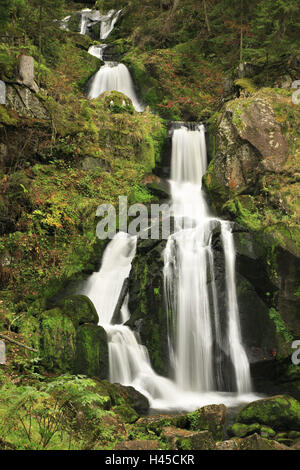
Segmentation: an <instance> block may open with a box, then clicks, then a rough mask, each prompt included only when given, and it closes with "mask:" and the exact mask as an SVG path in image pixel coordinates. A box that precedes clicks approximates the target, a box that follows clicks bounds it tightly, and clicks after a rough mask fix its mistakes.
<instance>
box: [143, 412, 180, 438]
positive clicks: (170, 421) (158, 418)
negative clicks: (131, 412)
mask: <svg viewBox="0 0 300 470" xmlns="http://www.w3.org/2000/svg"><path fill="white" fill-rule="evenodd" d="M187 424H188V421H187V417H186V415H184V414H182V415H153V416H147V417H145V418H141V419H139V420H138V421H137V423H136V425H137V426H138V427H139V428H140V429H141V430H142V431H151V432H154V433H155V434H157V435H160V433H161V432H162V429H163V428H166V427H169V426H172V427H180V428H185V427H186V426H187Z"/></svg>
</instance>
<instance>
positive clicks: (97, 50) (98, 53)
mask: <svg viewBox="0 0 300 470" xmlns="http://www.w3.org/2000/svg"><path fill="white" fill-rule="evenodd" d="M106 47H107V44H101V45H99V46H91V47H90V48H89V50H88V53H89V54H90V55H92V56H94V57H97V59H100V60H103V53H104V51H105V49H106Z"/></svg>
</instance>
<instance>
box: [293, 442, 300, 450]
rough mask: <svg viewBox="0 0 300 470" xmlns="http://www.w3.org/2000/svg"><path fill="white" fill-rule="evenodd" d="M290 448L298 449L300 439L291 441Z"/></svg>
mask: <svg viewBox="0 0 300 470" xmlns="http://www.w3.org/2000/svg"><path fill="white" fill-rule="evenodd" d="M292 449H294V450H300V439H297V440H296V441H295V442H294V443H293V445H292Z"/></svg>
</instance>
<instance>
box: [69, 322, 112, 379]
mask: <svg viewBox="0 0 300 470" xmlns="http://www.w3.org/2000/svg"><path fill="white" fill-rule="evenodd" d="M74 370H75V373H77V374H84V375H87V376H89V377H99V378H100V379H106V378H107V377H108V372H109V371H108V344H107V335H106V331H105V330H104V329H103V328H102V327H101V326H96V325H92V324H84V325H81V326H79V328H78V329H77V331H76V356H75V364H74Z"/></svg>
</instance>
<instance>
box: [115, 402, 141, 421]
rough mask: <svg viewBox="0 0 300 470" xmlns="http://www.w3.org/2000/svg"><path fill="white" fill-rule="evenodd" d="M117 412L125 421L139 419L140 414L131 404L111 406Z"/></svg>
mask: <svg viewBox="0 0 300 470" xmlns="http://www.w3.org/2000/svg"><path fill="white" fill-rule="evenodd" d="M111 411H113V412H114V413H115V414H117V415H119V416H121V417H122V418H123V419H124V422H125V423H129V424H132V423H135V422H136V421H137V420H138V419H139V415H138V414H137V413H136V411H135V410H134V409H133V408H132V407H131V406H130V405H125V404H124V405H118V406H114V407H113V408H111Z"/></svg>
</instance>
